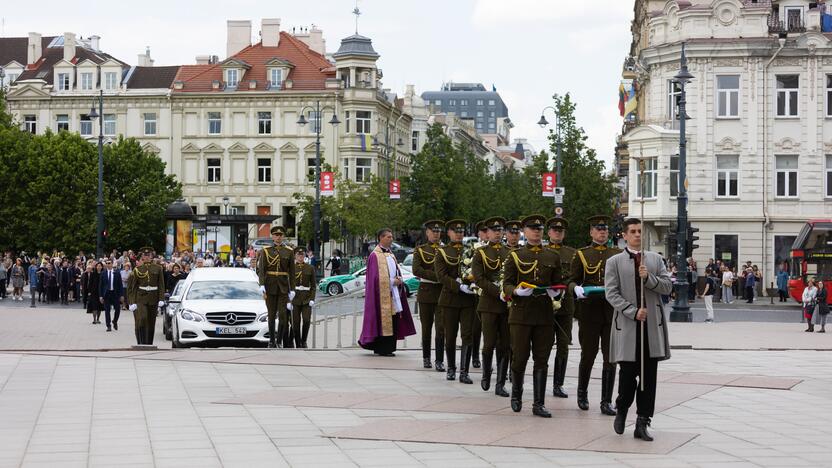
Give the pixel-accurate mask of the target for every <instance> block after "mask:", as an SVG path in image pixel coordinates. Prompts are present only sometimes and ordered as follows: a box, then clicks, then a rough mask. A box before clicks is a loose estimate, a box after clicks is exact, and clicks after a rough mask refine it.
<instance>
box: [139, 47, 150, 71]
mask: <svg viewBox="0 0 832 468" xmlns="http://www.w3.org/2000/svg"><path fill="white" fill-rule="evenodd" d="M138 65H139V66H140V67H152V66H153V59H152V58H150V47H147V48H146V49H145V52H144V53H143V54H139V62H138Z"/></svg>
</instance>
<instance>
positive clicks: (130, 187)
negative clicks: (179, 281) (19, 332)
mask: <svg viewBox="0 0 832 468" xmlns="http://www.w3.org/2000/svg"><path fill="white" fill-rule="evenodd" d="M97 191H98V151H97V148H96V146H95V145H93V144H92V143H90V142H88V141H86V140H84V139H83V138H81V137H80V136H79V135H78V134H76V133H70V132H60V133H57V134H55V133H52V132H51V131H47V133H46V134H43V135H32V134H30V133H28V132H25V131H22V130H20V129H19V128H16V127H14V126H11V125H6V126H3V125H0V219H3V220H6V224H5V228H4V229H3V230H0V246H3V247H7V248H11V249H15V250H28V251H30V252H31V251H35V250H38V249H50V250H51V249H59V250H64V251H67V252H71V251H77V250H87V251H92V250H94V247H95V242H96V237H97V226H96V201H97ZM181 193H182V190H181V186H180V184H179V183H178V182H177V181H176V180H175V179H174V177H173V176H170V175H166V174H165V164H164V163H163V162H162V161H161V160H160V159H159V158H158V156H156V155H155V154H152V153H148V152H145V151H143V150H142V148H141V146H140V145H139V143H138V142H137V141H136V140H134V139H123V138H119V140H118V141H116V142H114V143H112V144H110V145H107V146H106V147H105V148H104V217H105V221H106V227H107V231H108V238H107V239H105V248H106V249H111V248H137V247H140V246H142V245H145V244H147V245H153V246H155V247H157V248H158V249H160V250H161V248H162V247H163V245H164V226H165V217H164V216H165V209H166V208H167V206H168V204H170V203H171V202H173V201H174V200H176V199H177V198H178V197H180V196H181Z"/></svg>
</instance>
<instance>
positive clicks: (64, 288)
mask: <svg viewBox="0 0 832 468" xmlns="http://www.w3.org/2000/svg"><path fill="white" fill-rule="evenodd" d="M74 281H75V278H74V276H73V273H72V269H71V268H70V267H69V261H68V260H64V261H63V262H62V263H61V268H60V269H59V270H58V287H59V288H60V289H61V304H64V305H68V304H69V288H71V287H73V283H74Z"/></svg>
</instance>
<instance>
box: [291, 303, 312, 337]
mask: <svg viewBox="0 0 832 468" xmlns="http://www.w3.org/2000/svg"><path fill="white" fill-rule="evenodd" d="M311 319H312V307H309V304H308V303H307V304H303V305H295V306H294V309H292V334H293V335H294V338H295V346H296V347H298V348H300V347H301V346H303V345H305V344H306V338H307V337H308V336H309V321H310V320H311Z"/></svg>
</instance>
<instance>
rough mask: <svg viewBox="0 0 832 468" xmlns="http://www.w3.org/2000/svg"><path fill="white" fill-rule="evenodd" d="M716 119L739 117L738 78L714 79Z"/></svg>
mask: <svg viewBox="0 0 832 468" xmlns="http://www.w3.org/2000/svg"><path fill="white" fill-rule="evenodd" d="M716 89H717V91H716V108H717V111H716V115H717V117H739V115H740V76H739V75H718V76H717V77H716Z"/></svg>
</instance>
